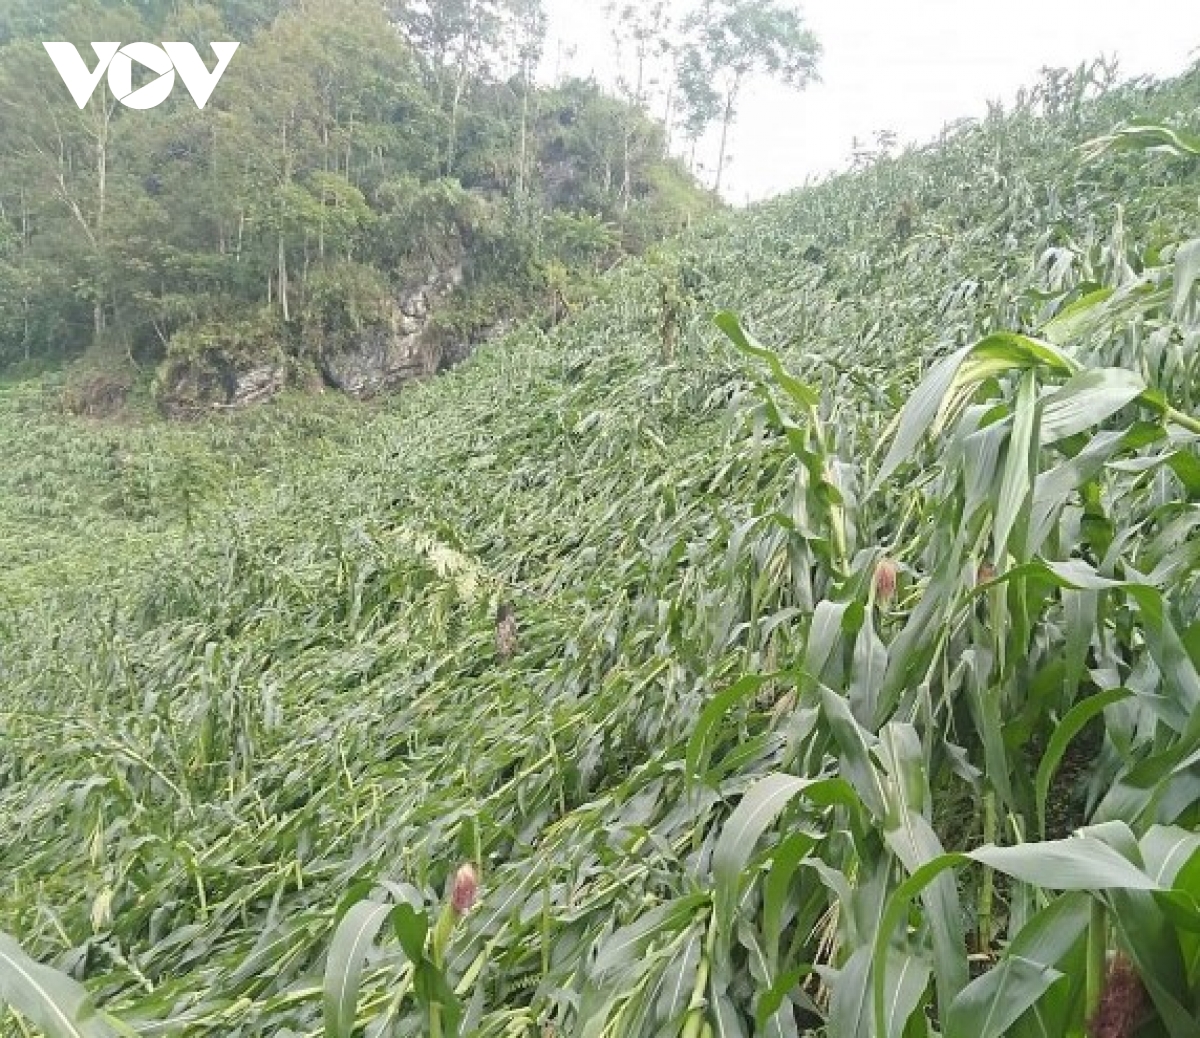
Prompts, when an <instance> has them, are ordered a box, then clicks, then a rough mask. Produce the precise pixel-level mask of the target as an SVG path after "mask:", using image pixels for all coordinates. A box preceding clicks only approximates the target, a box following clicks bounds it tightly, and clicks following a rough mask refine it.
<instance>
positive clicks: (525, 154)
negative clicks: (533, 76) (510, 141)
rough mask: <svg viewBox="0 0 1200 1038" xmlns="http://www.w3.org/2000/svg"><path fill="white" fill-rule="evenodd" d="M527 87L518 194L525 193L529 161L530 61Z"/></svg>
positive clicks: (518, 164)
mask: <svg viewBox="0 0 1200 1038" xmlns="http://www.w3.org/2000/svg"><path fill="white" fill-rule="evenodd" d="M523 78H524V80H525V84H524V86H525V89H524V92H523V94H522V97H521V153H520V155H519V156H518V159H517V194H518V196H520V197H524V195H525V188H526V184H525V170H526V167H527V164H528V162H529V79H530V72H529V63H528V62H526V63H525V70H524V75H523Z"/></svg>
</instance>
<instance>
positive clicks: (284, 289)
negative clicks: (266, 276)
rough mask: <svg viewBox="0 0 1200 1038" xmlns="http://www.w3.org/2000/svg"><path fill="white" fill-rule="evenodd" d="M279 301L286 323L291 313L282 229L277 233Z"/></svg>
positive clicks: (285, 250)
mask: <svg viewBox="0 0 1200 1038" xmlns="http://www.w3.org/2000/svg"><path fill="white" fill-rule="evenodd" d="M279 303H280V305H281V306H282V307H283V321H284V324H287V323H289V322H290V321H291V319H292V315H291V313H289V311H288V274H287V249H286V248H285V247H284V242H283V232H282V231H281V232H280V233H279Z"/></svg>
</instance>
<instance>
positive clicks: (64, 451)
mask: <svg viewBox="0 0 1200 1038" xmlns="http://www.w3.org/2000/svg"><path fill="white" fill-rule="evenodd" d="M1047 107H1048V108H1049V110H1045V109H1046V108H1047ZM1198 108H1200V78H1198V74H1197V73H1196V72H1193V73H1192V74H1190V75H1189V76H1186V77H1184V78H1183V79H1180V80H1178V81H1174V82H1171V83H1166V84H1161V85H1156V86H1149V85H1145V84H1140V85H1133V86H1130V87H1126V88H1123V89H1120V90H1117V91H1113V92H1109V93H1107V94H1104V95H1103V96H1100V97H1098V98H1091V97H1085V98H1081V99H1079V103H1077V104H1075V103H1069V104H1068V103H1064V102H1062V101H1061V100H1055V101H1054V103H1053V104H1048V103H1047V104H1043V103H1042V102H1041V101H1038V100H1037V99H1036V98H1035V99H1034V100H1032V101H1030V102H1029V104H1027V105H1026V107H1024V108H1021V109H1019V110H1017V111H1016V112H1014V113H1010V114H1009V115H1007V116H1001V115H1000V114H999V113H994V114H993V116H992V117H991V118H989V119H988V120H985V121H983V122H981V123H979V124H977V125H973V126H967V127H964V128H961V129H960V130H958V131H957V132H955V133H952V134H949V135H948V136H947V138H946V140H945V141H943V142H942V143H941V145H940V146H938V147H936V148H931V149H927V150H923V151H919V152H913V153H910V154H907V155H905V156H902V157H899V158H896V159H888V160H884V161H881V162H879V163H877V164H875V165H874V166H872V167H871V168H870V169H869V170H867V171H865V172H863V173H861V174H858V175H855V176H852V177H851V176H847V177H842V178H836V179H834V180H832V181H831V182H829V183H827V184H825V185H822V186H820V187H817V188H815V189H811V190H808V191H805V192H801V193H798V194H796V195H794V196H791V197H789V198H786V199H782V200H779V201H777V202H773V203H770V204H768V205H764V206H760V207H756V208H755V209H753V210H751V211H749V212H748V213H743V214H737V215H734V216H730V217H728V218H722V219H721V220H719V221H716V222H714V223H711V224H708V225H706V226H705V227H704V228H702V229H700V230H698V231H697V232H696V233H695V234H694V235H693V236H691V237H689V238H687V239H685V240H683V241H682V242H681V243H680V244H679V245H678V246H677V253H678V255H677V257H676V260H677V264H678V266H677V269H678V270H679V271H682V272H683V273H682V274H681V275H680V276H681V278H683V280H684V283H685V284H686V286H687V289H686V299H685V302H684V304H683V305H682V306H681V308H680V313H679V314H678V316H677V317H676V318H674V319H676V320H678V322H679V325H680V327H679V335H678V341H677V343H676V344H675V347H674V350H673V357H672V359H671V361H670V362H669V363H665V362H664V359H663V356H662V354H663V343H662V334H663V331H662V328H663V321H662V315H661V314H660V313H659V312H658V307H659V305H660V301H661V299H662V286H661V284H660V277H661V272H660V271H659V270H658V269H654V268H650V267H644V266H641V265H638V264H629V265H627V266H625V267H624V268H622V269H621V270H619V271H617V272H615V273H614V274H613V275H612V276H611V278H610V280H609V282H608V283H607V284H606V286H605V288H604V298H603V299H602V300H601V301H600V302H599V303H598V304H597V305H596V306H595V307H593V308H591V309H589V310H588V311H586V312H584V313H582V314H580V315H578V316H577V317H575V318H574V319H573V320H572V321H571V322H569V323H568V324H566V325H564V326H563V327H562V328H561V329H560V330H559V331H558V332H556V333H555V334H554V335H552V336H546V335H542V334H538V333H532V332H527V331H518V332H516V333H514V334H513V335H512V336H511V337H509V338H508V339H506V340H505V341H503V342H500V343H497V344H494V345H493V346H491V347H489V348H487V349H486V350H485V351H483V352H482V353H481V354H480V355H479V356H478V357H477V358H475V359H474V360H473V361H472V362H470V363H469V364H467V365H465V366H464V367H462V368H460V369H458V370H456V371H455V372H453V373H451V374H449V375H447V376H445V377H443V378H439V379H437V380H435V381H432V382H429V383H426V384H423V385H420V386H417V387H414V388H413V389H411V390H409V391H406V392H405V393H403V394H400V395H398V396H397V397H395V398H394V399H392V400H390V401H388V402H387V403H385V404H383V405H380V406H376V407H372V408H365V407H361V406H356V405H351V404H349V403H345V402H342V401H338V400H332V399H330V400H320V401H314V400H311V399H289V400H284V401H282V402H280V403H279V404H277V405H272V406H270V407H267V408H264V409H262V410H259V411H255V412H252V413H248V414H244V415H239V416H234V417H225V418H220V419H213V420H211V421H206V422H202V423H198V424H195V425H188V426H170V425H165V424H162V423H158V422H146V421H143V422H134V423H128V424H113V423H98V422H89V421H85V420H80V419H68V418H64V417H63V416H61V415H59V414H57V413H55V411H54V408H53V406H52V401H53V400H54V395H55V393H56V391H57V387H56V385H55V382H54V380H53V379H50V380H47V381H32V382H27V383H19V384H8V385H5V386H3V387H2V388H0V422H2V423H3V427H4V430H5V437H6V443H7V444H8V445H9V454H10V457H11V458H12V459H14V462H15V463H14V464H11V465H8V466H6V467H5V468H4V470H3V472H2V473H0V547H2V548H3V550H4V551H5V554H6V557H7V558H8V559H9V560H11V563H10V565H9V566H8V567H6V568H5V571H4V574H3V575H2V576H0V599H2V600H3V602H4V603H5V605H4V607H3V611H2V612H0V625H2V630H3V632H4V640H3V643H2V644H0V676H2V678H3V688H4V693H3V698H2V699H0V732H2V733H3V737H4V738H3V739H2V740H0V874H3V875H4V877H5V880H6V882H5V884H4V885H3V887H0V931H3V932H5V933H7V934H10V935H12V937H13V938H15V943H12V944H8V943H4V941H3V939H0V956H3V957H5V961H6V962H7V963H9V964H13V969H12V970H11V971H9V972H8V973H4V972H0V998H3V999H5V1000H6V1001H7V1002H8V1003H9V1005H10V1006H11V1010H10V1013H9V1016H8V1018H7V1019H4V1018H0V1033H4V1034H13V1035H18V1034H25V1033H32V1032H31V1031H30V1028H31V1027H40V1028H41V1029H42V1030H43V1031H44V1032H45V1033H48V1034H87V1035H91V1034H109V1033H122V1031H121V1028H122V1027H124V1028H128V1029H131V1030H132V1031H133V1032H134V1033H137V1034H141V1035H160V1034H161V1035H166V1034H180V1035H183V1034H186V1035H189V1036H192V1035H194V1036H200V1035H213V1036H217V1035H221V1036H230V1035H244V1036H250V1035H273V1036H286V1035H313V1036H316V1035H349V1034H351V1033H355V1034H358V1033H361V1034H365V1035H371V1036H376V1035H379V1036H382V1035H390V1034H396V1035H401V1034H430V1033H454V1032H455V1031H458V1032H461V1033H463V1034H479V1035H489V1036H490V1035H496V1036H500V1035H526V1034H528V1035H538V1034H543V1035H544V1034H561V1035H583V1036H600V1035H642V1034H645V1035H657V1034H668V1033H669V1034H682V1035H687V1036H700V1035H705V1034H709V1033H714V1034H715V1033H719V1034H722V1035H737V1034H750V1033H763V1034H772V1035H776V1034H778V1035H792V1034H798V1033H800V1032H801V1031H803V1030H806V1029H807V1030H811V1031H819V1032H821V1033H824V1034H828V1035H830V1036H834V1038H838V1036H842V1035H878V1036H880V1038H882V1036H883V1035H885V1034H886V1035H888V1036H891V1035H899V1034H904V1035H906V1036H907V1035H920V1034H929V1033H933V1028H934V1026H935V1024H936V1027H937V1029H938V1031H939V1033H942V1034H945V1035H948V1036H949V1035H956V1034H968V1033H969V1034H971V1035H972V1036H975V1038H978V1036H980V1035H986V1036H990V1035H1000V1034H1003V1033H1011V1034H1020V1035H1024V1034H1056V1035H1057V1034H1079V1033H1082V1031H1083V1028H1084V1024H1085V1020H1086V1018H1087V1016H1088V1015H1089V1012H1090V1011H1091V1010H1096V1009H1099V1008H1105V1009H1106V1010H1111V1009H1112V1006H1110V1005H1107V1004H1106V1003H1105V1002H1104V999H1105V997H1106V989H1105V984H1106V977H1107V972H1106V970H1107V962H1108V959H1109V957H1110V956H1113V957H1116V956H1119V961H1121V962H1131V963H1132V967H1133V971H1134V973H1135V974H1136V976H1137V977H1138V978H1140V979H1139V982H1140V983H1141V984H1142V985H1143V986H1144V988H1145V996H1146V1004H1147V1005H1148V1006H1149V1007H1150V1010H1149V1012H1148V1015H1149V1016H1151V1017H1152V1018H1153V1019H1152V1022H1151V1024H1150V1025H1149V1029H1148V1030H1146V1032H1145V1033H1147V1034H1168V1035H1171V1036H1175V1035H1182V1034H1187V1033H1189V1031H1188V1028H1189V1027H1191V1026H1194V1024H1193V1023H1192V1021H1193V1020H1194V1014H1195V1010H1196V998H1195V991H1196V990H1197V980H1198V977H1197V975H1196V974H1197V966H1196V963H1197V956H1196V954H1195V950H1196V943H1195V937H1194V933H1195V929H1194V923H1195V920H1196V919H1198V918H1200V910H1198V909H1197V907H1196V906H1197V903H1198V897H1200V880H1198V879H1197V875H1198V873H1197V871H1196V869H1197V864H1196V863H1197V862H1198V861H1200V857H1197V851H1198V849H1200V842H1198V840H1200V838H1198V837H1197V836H1196V834H1195V829H1196V821H1197V810H1196V803H1195V801H1196V796H1195V774H1194V761H1193V757H1194V756H1195V754H1196V752H1197V750H1198V749H1200V746H1197V739H1198V738H1200V733H1197V732H1196V731H1195V730H1194V729H1195V727H1196V726H1195V724H1194V723H1193V722H1192V721H1191V718H1192V717H1194V716H1195V714H1194V712H1193V708H1194V707H1195V706H1196V705H1198V704H1197V700H1198V699H1200V677H1198V676H1197V672H1196V652H1197V649H1196V645H1197V641H1196V632H1197V631H1198V630H1200V627H1198V626H1197V619H1198V616H1197V586H1196V585H1197V582H1196V574H1197V566H1196V562H1195V548H1194V544H1195V540H1194V537H1193V533H1192V531H1193V530H1194V528H1195V517H1194V501H1195V500H1196V497H1197V495H1198V494H1200V481H1198V480H1197V478H1196V472H1197V459H1196V453H1195V446H1194V440H1195V435H1196V433H1195V431H1194V430H1193V428H1192V424H1193V423H1194V418H1193V417H1192V416H1194V415H1195V414H1196V413H1197V408H1196V401H1195V399H1194V395H1195V385H1196V382H1195V377H1194V374H1195V373H1194V363H1195V361H1194V355H1195V350H1194V346H1195V342H1196V336H1197V334H1198V331H1197V330H1198V329H1200V314H1198V312H1197V310H1198V308H1197V302H1196V299H1195V292H1194V290H1192V289H1191V288H1190V286H1187V285H1186V281H1187V278H1188V276H1189V275H1188V271H1189V270H1190V267H1189V266H1188V261H1187V256H1188V255H1189V254H1188V252H1187V251H1186V249H1183V248H1176V246H1177V245H1178V244H1179V243H1186V242H1188V241H1190V240H1192V239H1195V238H1196V237H1197V236H1200V212H1198V211H1197V208H1196V194H1197V185H1198V183H1200V181H1198V179H1197V171H1196V165H1195V161H1194V160H1193V159H1192V158H1190V157H1189V155H1188V154H1187V153H1186V151H1185V152H1182V153H1180V154H1175V155H1163V154H1158V153H1147V152H1144V151H1141V150H1136V151H1131V152H1123V151H1120V150H1117V148H1116V147H1115V145H1114V146H1110V147H1109V149H1108V150H1104V151H1102V152H1098V153H1097V154H1095V155H1082V154H1080V153H1079V152H1077V151H1075V150H1073V146H1074V145H1075V144H1081V143H1083V142H1085V141H1090V140H1095V139H1096V138H1098V137H1101V136H1103V135H1109V134H1110V133H1111V132H1112V131H1113V130H1114V128H1115V127H1117V126H1118V124H1120V123H1121V122H1122V121H1123V120H1126V119H1129V118H1131V117H1133V116H1135V115H1136V116H1145V117H1148V118H1151V119H1153V120H1157V121H1158V122H1160V123H1162V124H1164V125H1166V124H1174V123H1178V124H1179V125H1182V126H1188V125H1190V126H1193V127H1194V126H1195V125H1196V115H1197V110H1198ZM1129 136H1130V135H1126V137H1125V138H1121V139H1122V140H1127V139H1129ZM1139 139H1140V138H1139ZM1156 139H1157V138H1156ZM898 214H899V215H898ZM900 215H902V216H903V219H900ZM1180 257H1182V258H1180ZM1181 285H1182V286H1184V287H1182V288H1181V287H1180V286H1181ZM717 311H724V312H725V316H723V317H722V318H721V319H720V322H719V326H718V324H717V323H714V321H713V315H714V314H715V313H716V312H717ZM734 314H736V315H737V316H736V317H734V316H733V315H734ZM922 386H923V387H924V388H923V389H920V390H918V387H922ZM884 567H887V568H888V571H889V572H894V574H895V576H894V581H895V587H894V590H892V589H891V587H890V584H889V581H890V580H891V579H892V578H890V577H889V578H886V579H884V578H881V577H880V576H879V574H880V573H881V571H882V570H883V569H884ZM501 602H512V603H513V605H514V609H515V617H516V621H517V634H516V649H515V651H514V652H513V653H512V654H511V658H507V657H508V655H509V654H508V653H507V652H500V651H499V650H498V647H497V637H496V630H495V617H496V612H497V607H498V605H499V604H500V603H501ZM1098 728H1099V729H1102V731H1100V732H1099V733H1098V734H1097V729H1098ZM1076 731H1078V732H1081V733H1084V734H1083V735H1081V736H1080V739H1081V740H1085V741H1083V742H1080V743H1078V744H1075V740H1073V739H1072V738H1071V737H1070V736H1071V735H1072V734H1073V733H1074V732H1076ZM1093 743H1094V744H1095V745H1096V749H1095V752H1094V753H1093V754H1092V756H1091V758H1090V762H1089V770H1090V775H1089V780H1090V781H1089V786H1088V790H1087V793H1086V796H1085V798H1084V799H1085V801H1086V802H1085V803H1084V804H1083V805H1082V808H1081V809H1080V814H1079V815H1073V816H1072V818H1071V824H1074V823H1075V822H1078V821H1080V820H1081V821H1083V822H1085V823H1087V824H1086V827H1085V828H1084V829H1083V830H1082V831H1081V833H1080V834H1078V835H1075V836H1072V837H1070V838H1069V839H1064V840H1053V839H1043V838H1042V833H1041V831H1040V830H1041V818H1042V815H1043V814H1044V813H1046V810H1047V809H1046V790H1047V789H1060V788H1061V783H1062V782H1063V779H1061V778H1058V777H1056V775H1057V772H1058V768H1057V763H1058V760H1060V759H1065V760H1067V761H1068V762H1071V767H1070V768H1069V769H1068V770H1072V769H1073V768H1074V767H1075V764H1074V762H1075V761H1076V760H1077V755H1078V752H1079V749H1078V746H1080V745H1092V744H1093ZM1073 745H1075V746H1076V748H1075V749H1072V746H1073ZM1030 747H1036V748H1037V751H1036V752H1032V753H1031V752H1030V749H1029V748H1030ZM1031 758H1032V759H1031ZM1049 816H1050V817H1049V819H1048V822H1049V823H1050V828H1051V831H1050V832H1049V833H1048V835H1050V836H1057V835H1060V834H1059V833H1058V832H1057V831H1055V830H1054V829H1053V827H1054V826H1058V825H1060V824H1061V822H1062V818H1061V805H1059V804H1058V803H1057V802H1055V801H1051V803H1050V810H1049ZM467 862H470V863H473V864H474V865H475V866H476V867H477V868H478V870H479V872H480V875H481V888H480V891H479V900H478V903H477V904H476V905H475V906H474V907H473V908H472V909H471V910H470V911H469V912H467V913H466V914H464V915H460V914H459V913H457V912H454V911H452V908H448V907H447V906H448V904H449V903H450V900H451V899H450V887H451V885H452V879H453V877H454V876H455V875H456V873H457V872H458V871H459V869H460V866H461V865H463V864H464V863H467ZM18 945H19V946H18ZM25 956H29V957H31V958H29V959H27V958H25ZM33 960H37V962H39V963H42V964H46V965H48V966H50V967H52V968H53V970H54V972H53V973H41V972H38V971H37V969H36V968H34V967H33V966H32V961H33ZM17 967H19V968H20V969H23V970H25V971H26V976H28V977H30V978H32V979H31V980H30V981H29V982H28V983H22V982H18V981H15V980H14V979H13V978H14V977H15V976H17V972H16V970H17ZM1121 976H1122V977H1124V976H1125V975H1124V974H1123V973H1122V974H1121ZM85 994H86V998H87V999H88V1000H89V1003H90V1004H95V1005H97V1006H99V1007H100V1008H101V1009H102V1011H103V1014H104V1015H103V1016H91V1017H88V1016H86V1014H85V1013H84V1011H83V1008H82V1007H83V1006H84V1002H83V999H84V996H85ZM1109 997H1110V998H1111V997H1112V996H1109ZM18 1013H19V1014H20V1015H19V1016H18V1015H17V1014H18ZM64 1020H67V1021H75V1022H73V1023H64V1022H63V1021H64ZM70 1028H74V1030H71V1029H70Z"/></svg>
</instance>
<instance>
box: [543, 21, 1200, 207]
mask: <svg viewBox="0 0 1200 1038" xmlns="http://www.w3.org/2000/svg"><path fill="white" fill-rule="evenodd" d="M680 2H683V0H680ZM791 2H794V3H796V5H797V6H798V7H799V8H800V9H801V10H802V11H803V12H804V14H805V16H806V18H807V21H808V24H809V26H810V27H811V28H812V29H813V31H814V32H815V33H816V35H817V37H818V38H819V39H820V41H821V44H822V46H823V47H824V55H823V58H822V61H821V66H820V75H821V79H822V82H821V83H818V84H815V85H813V86H811V87H809V88H808V90H806V91H805V92H804V93H796V92H794V91H790V90H786V89H783V88H780V87H777V86H775V85H772V84H769V83H755V84H753V85H752V86H751V87H750V88H748V89H747V91H746V93H745V96H744V100H743V102H742V104H741V118H740V119H739V121H738V125H737V128H736V131H735V134H734V137H733V140H732V144H731V147H730V151H731V154H732V156H733V161H732V163H731V165H730V166H729V168H728V170H727V171H726V175H725V180H726V188H727V189H726V190H725V191H724V193H725V194H726V195H727V197H728V198H729V199H730V201H733V202H738V203H740V202H745V201H747V200H750V199H759V198H763V197H766V196H768V195H772V194H776V193H778V192H780V191H785V190H787V189H788V188H791V187H796V186H798V185H800V184H802V183H803V182H804V180H805V178H806V176H809V175H812V176H819V175H821V174H824V173H826V172H829V171H830V170H832V169H839V168H842V167H844V166H845V164H846V161H847V159H848V157H849V155H850V150H851V140H852V139H853V138H854V137H855V136H856V135H857V136H858V137H860V138H862V139H869V138H870V137H871V136H872V135H873V134H874V133H875V131H877V130H883V129H888V130H893V131H895V132H896V133H897V134H899V136H900V139H901V141H908V140H913V141H917V142H924V141H927V140H929V139H931V138H933V137H935V136H936V135H937V134H938V133H939V132H940V130H941V129H942V127H943V126H944V125H945V124H946V123H948V122H952V121H954V120H955V119H958V118H962V117H967V116H982V115H984V114H986V112H987V102H988V100H989V99H999V100H1003V101H1005V102H1008V101H1010V100H1011V99H1012V98H1013V97H1014V96H1015V94H1016V92H1017V90H1018V89H1019V88H1020V87H1022V86H1027V85H1030V84H1032V83H1033V82H1035V81H1036V80H1037V79H1038V78H1039V77H1038V70H1039V69H1041V68H1043V67H1046V66H1050V67H1062V66H1067V67H1072V68H1073V67H1074V66H1076V65H1078V64H1079V63H1080V62H1083V61H1087V60H1090V59H1092V58H1096V57H1099V56H1101V55H1116V57H1117V58H1118V60H1119V62H1120V67H1121V71H1122V73H1123V74H1124V75H1125V76H1135V75H1143V74H1146V73H1150V74H1154V75H1158V76H1167V75H1171V74H1174V73H1177V72H1180V71H1182V70H1183V69H1184V68H1186V67H1187V66H1188V65H1189V64H1190V61H1191V60H1195V59H1196V58H1198V57H1200V0H1003V2H1000V3H997V2H995V0H991V2H984V0H791ZM546 6H547V9H548V11H549V14H550V37H549V39H550V44H549V47H548V48H547V49H548V51H549V53H548V54H547V56H546V57H547V61H546V71H547V74H548V75H553V73H554V69H555V67H556V66H557V65H559V64H560V63H561V65H562V67H563V70H564V71H565V70H566V69H567V68H569V69H570V70H571V71H573V72H576V73H580V74H583V75H587V74H589V73H594V74H595V75H596V76H597V78H599V79H601V80H602V81H609V80H611V78H612V76H613V65H614V62H613V44H612V39H611V35H610V30H609V26H608V22H607V21H606V19H605V16H604V13H603V12H604V7H605V0H546ZM557 41H562V43H563V45H564V47H563V52H564V53H566V48H567V47H572V46H573V47H576V48H577V52H576V53H575V56H574V57H573V58H569V59H568V58H565V57H561V56H560V54H559V48H558V46H557V45H556V42H557ZM714 161H715V160H714Z"/></svg>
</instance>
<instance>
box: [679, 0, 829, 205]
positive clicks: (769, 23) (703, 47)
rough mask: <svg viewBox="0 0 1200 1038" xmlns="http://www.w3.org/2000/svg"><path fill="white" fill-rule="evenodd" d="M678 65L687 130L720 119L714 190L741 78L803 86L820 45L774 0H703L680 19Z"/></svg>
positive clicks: (813, 67)
mask: <svg viewBox="0 0 1200 1038" xmlns="http://www.w3.org/2000/svg"><path fill="white" fill-rule="evenodd" d="M684 30H685V33H686V36H687V42H686V43H685V45H684V48H683V53H682V55H681V58H680V66H679V86H680V90H681V92H682V93H683V95H684V104H685V109H686V112H687V125H688V127H689V132H692V133H696V132H697V131H698V130H699V131H700V132H702V130H703V129H707V127H708V126H709V125H711V124H712V123H713V122H715V121H716V120H717V119H719V120H720V124H721V146H720V155H719V158H718V160H717V178H716V183H715V185H714V189H715V190H716V191H720V190H721V178H722V174H723V173H724V170H725V157H726V152H727V146H728V143H729V130H730V127H731V125H732V124H733V122H734V120H735V118H736V117H737V103H738V99H739V96H740V94H741V91H742V88H743V87H744V86H745V84H746V81H747V80H748V79H749V78H750V77H751V76H755V75H766V76H770V77H772V78H774V79H776V80H779V81H781V82H783V83H786V84H788V85H789V86H792V87H795V88H796V89H798V90H799V89H803V88H804V87H805V86H807V85H808V83H809V82H811V81H812V80H813V79H814V78H815V76H816V62H817V58H818V57H819V55H820V45H819V44H818V43H817V39H816V37H815V36H814V35H813V34H812V33H811V32H810V31H809V30H808V29H807V28H806V27H805V25H804V20H803V18H802V17H801V15H800V13H799V12H798V11H796V10H794V9H792V8H790V7H786V6H784V5H783V3H782V2H780V0H703V2H702V3H701V5H700V7H699V8H698V9H697V10H696V11H695V12H694V13H693V14H691V15H690V16H689V17H688V18H687V20H686V21H685V23H684Z"/></svg>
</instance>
